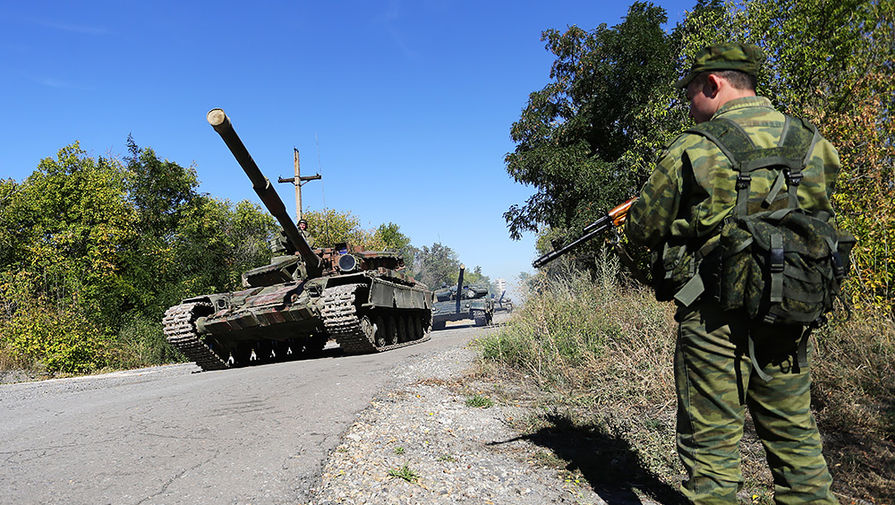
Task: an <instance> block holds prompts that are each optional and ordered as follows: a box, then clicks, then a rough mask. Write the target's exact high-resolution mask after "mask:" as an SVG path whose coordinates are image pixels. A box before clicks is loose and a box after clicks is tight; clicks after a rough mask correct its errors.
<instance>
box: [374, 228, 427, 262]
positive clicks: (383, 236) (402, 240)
mask: <svg viewBox="0 0 895 505" xmlns="http://www.w3.org/2000/svg"><path fill="white" fill-rule="evenodd" d="M371 248H372V249H376V250H384V251H394V252H396V253H398V254H399V255H401V257H402V258H404V265H406V266H407V267H408V268H412V267H413V261H414V256H415V255H416V248H414V247H413V246H412V245H411V244H410V237H408V236H407V235H404V234H403V233H401V231H400V227H399V226H398V225H396V224H395V223H392V222H389V223H388V224H381V225H379V227H378V228H376V231H374V232H373V239H372V244H371Z"/></svg>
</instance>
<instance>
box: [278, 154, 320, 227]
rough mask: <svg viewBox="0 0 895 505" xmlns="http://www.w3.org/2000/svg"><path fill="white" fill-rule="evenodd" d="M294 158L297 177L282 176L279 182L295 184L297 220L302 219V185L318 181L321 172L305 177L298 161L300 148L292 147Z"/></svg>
mask: <svg viewBox="0 0 895 505" xmlns="http://www.w3.org/2000/svg"><path fill="white" fill-rule="evenodd" d="M292 151H293V153H292V154H293V158H294V164H295V177H289V178H285V177H280V178H278V179H277V182H288V183H291V184H292V185H293V186H295V222H296V223H297V222H298V221H300V220H301V187H302V186H304V185H305V184H306V183H307V182H308V181H316V180H317V179H320V178H321V176H320V174H314V175H307V176H305V177H302V176H301V164H300V163H299V162H298V149H296V148H294V147H293V148H292Z"/></svg>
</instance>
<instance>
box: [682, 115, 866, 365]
mask: <svg viewBox="0 0 895 505" xmlns="http://www.w3.org/2000/svg"><path fill="white" fill-rule="evenodd" d="M689 131H690V132H692V133H697V134H699V135H702V136H704V137H706V138H707V139H709V140H711V141H712V142H713V143H714V144H715V145H717V146H718V148H719V149H720V150H721V151H722V152H723V153H724V155H725V156H727V158H728V159H729V160H730V163H731V166H732V168H733V169H734V170H735V171H736V172H737V182H736V191H737V195H736V204H735V206H734V209H733V212H732V213H731V215H729V216H728V217H727V218H725V220H724V222H723V224H722V226H721V231H720V239H719V240H717V241H714V244H716V245H715V246H714V247H712V248H711V249H714V250H710V251H706V250H704V251H702V254H703V255H705V257H704V264H703V268H701V269H700V270H701V272H702V275H701V276H700V277H701V279H700V282H704V283H705V288H706V291H707V293H708V294H709V295H712V296H714V297H715V298H716V300H717V301H718V302H719V303H720V305H721V308H722V309H724V310H743V311H745V313H746V314H748V316H749V317H750V318H751V319H753V320H758V321H762V322H764V323H768V324H787V325H793V324H800V325H804V326H805V327H806V329H805V331H804V332H803V334H802V335H801V337H800V339H799V343H798V346H797V358H798V363H799V365H800V366H805V363H806V361H807V358H806V354H807V351H806V349H807V341H808V336H809V334H810V332H811V330H812V329H813V328H816V327H818V326H820V325H821V324H823V323H824V322H825V320H826V318H825V314H827V313H828V312H830V311H831V310H832V309H833V302H834V300H835V298H837V297H838V296H839V294H840V287H841V283H842V280H843V279H844V278H845V275H846V274H847V273H848V270H849V254H850V252H851V249H852V247H853V246H854V244H855V238H854V236H852V235H851V234H849V233H847V232H844V231H841V230H839V229H837V227H836V226H835V222H834V220H833V219H832V216H831V215H830V214H829V213H827V212H822V211H821V212H809V211H807V210H805V209H802V208H800V206H799V198H798V195H797V193H798V188H799V184H801V183H802V177H803V174H802V172H803V170H804V169H805V168H806V166H807V163H808V162H809V160H810V157H811V153H812V151H813V150H814V146H815V144H816V143H817V141H818V140H819V139H820V135H819V134H818V132H817V130H816V129H815V128H814V127H813V126H812V125H810V124H809V123H807V122H805V121H802V120H801V119H797V118H791V117H789V116H787V118H786V123H785V125H784V128H783V133H782V135H781V139H780V141H779V142H778V144H777V146H775V147H771V148H757V147H756V146H755V144H754V143H753V142H752V140H751V139H750V138H749V136H748V135H747V134H746V132H745V131H743V129H742V128H741V127H740V126H739V125H738V124H737V123H735V122H733V121H730V120H727V119H723V118H721V119H718V120H714V121H707V122H704V123H701V124H699V125H697V126H696V127H695V128H693V129H691V130H689ZM759 171H766V172H762V173H760V172H759ZM759 174H760V176H761V177H764V178H766V179H765V180H772V181H773V182H772V183H771V184H770V189H769V191H768V192H767V194H756V193H755V191H754V188H753V184H752V179H753V176H758V175H759ZM784 185H785V186H786V189H785V190H784ZM765 186H767V184H765ZM820 189H821V190H822V191H825V190H826V188H820ZM749 355H750V358H751V359H752V362H753V364H754V366H755V369H756V371H757V373H758V375H759V376H761V377H762V378H763V379H765V380H769V379H770V376H768V375H767V374H766V373H765V372H764V371H763V370H762V369H761V367H760V366H758V363H757V362H756V360H755V349H754V341H753V339H752V338H751V337H750V338H749Z"/></svg>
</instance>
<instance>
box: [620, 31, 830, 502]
mask: <svg viewBox="0 0 895 505" xmlns="http://www.w3.org/2000/svg"><path fill="white" fill-rule="evenodd" d="M760 60H761V52H760V50H759V49H758V48H757V47H755V46H752V45H744V44H725V45H718V46H712V47H708V48H706V49H703V50H702V51H701V52H699V53H698V54H697V55H696V57H695V58H694V61H693V64H692V67H691V70H690V71H689V73H687V74H686V76H685V77H684V78H683V79H681V80H680V81H678V83H677V85H678V87H679V88H683V89H685V91H686V97H687V100H688V101H689V103H690V116H691V117H692V118H693V119H694V120H695V122H696V123H697V124H700V127H707V126H709V124H708V123H715V124H718V123H719V122H720V123H723V124H724V125H725V126H723V127H722V128H729V129H733V128H740V129H741V131H742V132H744V133H745V135H746V136H747V137H748V139H749V140H750V141H751V143H752V144H753V146H754V148H755V149H756V150H757V149H760V148H767V147H774V146H782V145H783V138H784V136H785V135H787V131H789V130H791V129H792V128H803V129H805V130H809V129H810V127H808V126H807V125H805V124H803V123H802V122H801V121H800V120H798V119H796V118H790V117H787V116H785V115H784V114H782V113H780V112H778V111H777V110H775V109H774V108H773V107H772V106H771V102H770V101H769V100H768V99H767V98H764V97H760V96H756V94H755V82H756V74H757V73H758V69H759V65H760ZM726 120H730V121H731V122H732V123H731V122H728V121H726ZM701 123H706V125H701ZM734 123H735V124H734ZM716 131H717V130H716ZM812 131H813V130H812ZM800 133H801V132H800ZM809 138H814V140H815V141H816V142H815V143H812V144H811V146H810V147H808V148H807V151H808V152H807V153H806V154H805V158H804V159H805V160H806V163H805V168H803V169H802V176H803V179H801V180H796V181H793V180H790V177H789V174H787V177H786V183H787V184H786V187H787V189H786V191H785V192H782V193H781V198H780V199H779V200H781V201H782V200H784V199H786V198H783V197H782V195H786V194H787V193H789V192H790V190H792V193H793V195H797V201H798V204H799V205H800V206H801V207H802V208H803V209H806V210H808V211H826V212H829V213H830V215H832V208H831V206H830V201H829V197H830V194H831V193H832V188H833V185H834V183H835V179H836V175H837V174H838V171H839V157H838V154H837V153H836V150H835V149H834V148H833V146H832V145H831V144H830V143H829V142H828V141H826V140H825V139H823V138H822V137H819V136H817V137H809ZM763 172H769V171H768V170H764V171H763ZM740 177H741V176H740ZM751 177H752V180H751V188H749V189H748V190H747V192H746V193H747V194H750V195H752V193H754V194H755V195H760V196H761V197H764V196H765V195H767V194H769V193H771V192H773V193H774V195H775V196H776V195H777V192H778V191H780V190H781V188H780V186H779V184H782V180H781V182H780V183H779V184H775V183H774V180H773V179H767V178H764V177H769V176H764V175H762V174H758V173H753V174H752V176H751ZM746 178H748V176H747V177H746ZM778 178H779V176H778ZM741 182H742V181H741V180H739V181H738V173H737V172H736V171H735V170H734V169H733V168H732V164H731V161H730V159H729V158H728V156H726V155H725V153H724V152H723V151H722V149H721V148H719V146H718V145H717V144H716V143H715V142H713V141H712V140H710V139H709V138H708V137H707V136H706V135H705V134H700V130H699V128H696V129H691V130H688V131H687V132H685V133H683V134H682V135H680V136H679V137H677V138H676V139H675V140H674V141H673V142H672V143H671V144H670V145H669V146H668V147H667V148H666V150H665V151H664V152H662V153H661V156H660V158H659V160H658V162H657V166H656V168H655V170H654V172H653V173H652V175H651V176H650V178H649V180H648V181H647V182H646V184H645V185H644V187H643V189H642V191H641V194H640V198H639V199H638V200H637V201H636V202H635V203H634V205H633V206H632V207H631V209H630V212H629V214H628V217H627V221H628V222H627V225H626V234H627V236H628V238H629V239H630V241H631V242H632V243H634V244H638V245H644V246H647V247H649V248H650V249H651V250H652V251H653V254H654V258H656V259H657V263H656V265H657V266H658V267H659V270H658V271H657V270H656V269H655V268H654V272H657V273H656V274H654V275H655V277H656V278H658V279H660V280H661V281H662V283H661V284H660V285H658V286H657V290H656V294H657V297H659V298H660V299H666V300H668V299H671V298H674V299H675V300H676V303H677V313H676V315H675V320H676V321H677V322H678V335H677V344H676V349H675V359H674V369H675V383H676V391H677V403H678V407H677V448H678V455H679V457H680V459H681V461H682V463H683V465H684V467H685V468H686V471H687V478H686V480H684V482H683V483H682V485H681V488H682V492H683V493H684V495H685V496H686V497H687V498H688V499H689V500H690V501H692V502H693V503H698V504H709V503H712V504H714V503H731V504H732V503H736V502H737V497H736V493H737V492H738V491H739V489H740V488H741V487H742V484H743V477H742V473H741V471H740V456H739V451H738V444H739V440H740V438H741V436H742V433H743V423H744V416H745V409H746V408H748V409H749V412H750V413H751V415H752V418H753V420H754V422H755V429H756V432H757V433H758V436H759V437H760V438H761V441H762V444H763V446H764V449H765V453H766V455H767V460H768V463H769V465H770V467H771V472H772V474H773V477H774V488H775V500H776V502H777V503H778V504H784V503H785V504H801V503H815V504H817V503H824V504H831V503H833V504H835V503H838V502H837V500H836V498H835V497H834V496H833V494H832V493H831V491H830V484H831V481H832V479H831V477H830V474H829V471H828V469H827V464H826V462H825V460H824V458H823V455H822V454H821V440H820V435H819V433H818V430H817V426H816V424H815V421H814V417H813V415H812V414H811V410H810V392H809V389H810V380H811V379H810V376H809V370H808V366H804V367H800V366H798V363H797V361H796V354H797V341H798V340H799V338H800V336H801V335H802V329H803V327H802V325H798V324H794V325H779V324H778V325H770V324H767V323H764V322H759V321H755V320H751V319H749V318H748V317H747V316H746V314H745V313H741V312H734V311H727V312H725V311H723V310H722V309H721V307H720V303H719V302H718V301H717V299H716V297H714V296H711V292H710V290H711V286H712V284H711V283H710V282H708V281H706V282H705V283H703V279H702V276H703V274H704V273H705V271H706V269H707V268H708V265H709V264H710V262H709V261H708V258H709V256H708V254H709V253H708V251H710V250H711V249H710V248H709V247H707V246H708V245H710V244H712V243H713V242H714V243H716V242H717V240H714V239H716V238H717V237H718V235H719V233H720V230H721V226H722V224H723V222H724V220H725V218H726V217H728V216H730V215H731V214H732V212H733V210H734V207H735V206H736V203H737V200H738V198H737V193H738V190H740V189H741V186H740V185H739V184H740V183H741ZM772 186H776V189H773V188H772ZM747 187H748V186H747ZM750 192H751V193H750ZM752 196H754V195H752ZM792 198H793V200H792V201H795V198H796V196H793V197H792ZM767 199H768V198H766V200H767ZM769 200H773V201H774V202H776V200H775V199H773V198H770V199H769ZM749 201H750V203H749V205H750V206H752V205H754V198H750V199H749ZM717 289H718V290H719V291H720V290H723V289H724V286H723V285H719V287H718V288H717ZM706 290H708V291H709V292H707V291H706ZM750 339H752V340H751V341H752V342H754V347H755V354H754V356H756V357H755V359H750V356H749V351H748V350H747V348H748V347H749V341H750ZM762 368H763V370H762ZM765 374H766V375H765ZM763 376H764V377H767V376H770V380H765V379H763V378H762V377H763Z"/></svg>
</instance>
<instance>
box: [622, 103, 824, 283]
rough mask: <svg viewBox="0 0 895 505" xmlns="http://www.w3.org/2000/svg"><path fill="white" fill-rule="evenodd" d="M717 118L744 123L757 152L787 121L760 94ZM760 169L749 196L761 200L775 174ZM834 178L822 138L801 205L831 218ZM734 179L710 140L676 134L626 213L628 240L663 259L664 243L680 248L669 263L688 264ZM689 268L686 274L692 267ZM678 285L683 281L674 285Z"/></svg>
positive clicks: (732, 192)
mask: <svg viewBox="0 0 895 505" xmlns="http://www.w3.org/2000/svg"><path fill="white" fill-rule="evenodd" d="M718 118H728V119H730V120H733V121H734V122H736V123H737V124H739V125H740V126H742V127H743V129H744V130H745V132H746V133H747V134H748V135H749V136H750V138H751V139H752V141H753V142H754V143H755V145H756V146H757V147H772V146H775V145H777V143H778V142H779V141H780V137H781V134H782V133H783V128H784V122H785V116H784V115H783V114H782V113H780V112H778V111H777V110H775V109H774V108H773V107H772V106H771V102H770V100H768V99H767V98H764V97H758V96H754V97H744V98H738V99H735V100H731V101H729V102H727V103H726V104H724V105H723V106H722V107H721V108H720V109H718V111H717V112H716V113H715V115H714V116H713V117H712V120H715V119H718ZM796 123H797V122H796ZM759 172H765V173H764V174H761V173H758V172H756V173H753V179H752V183H751V184H752V185H751V189H750V199H751V196H752V195H760V196H761V197H764V196H765V195H767V193H768V191H769V190H770V188H771V185H772V183H773V180H774V177H773V176H774V175H775V174H771V173H770V172H769V171H759ZM838 173H839V155H838V154H837V152H836V149H835V148H834V147H833V146H832V144H830V143H829V142H828V141H827V140H825V139H823V138H821V139H820V141H819V142H817V144H815V146H814V148H813V153H812V154H811V156H810V158H809V162H808V163H807V165H806V167H805V169H804V170H803V172H802V174H803V176H804V178H803V180H802V183H801V184H800V185H799V188H798V197H799V205H800V207H802V208H804V209H807V210H813V211H820V210H826V211H829V212H831V213H832V209H831V206H830V195H831V194H832V192H833V187H834V184H835V181H836V176H837V175H838ZM736 179H737V172H736V171H735V170H734V169H733V168H732V167H731V164H730V161H729V160H728V158H727V157H726V156H725V155H724V153H722V152H721V150H720V149H719V148H718V147H717V146H716V145H715V144H714V143H713V142H712V141H710V140H708V139H707V138H705V137H704V136H702V135H699V134H696V133H689V132H688V133H684V134H682V135H680V136H678V137H677V138H676V139H675V140H674V141H672V142H671V144H670V145H669V146H668V147H667V148H666V149H665V150H664V151H663V152H662V154H661V155H660V157H659V161H658V162H657V166H656V169H655V170H654V171H653V173H652V175H650V178H649V179H648V180H647V182H646V184H645V185H644V186H643V189H642V190H641V192H640V198H639V199H638V200H637V201H636V202H635V203H634V205H633V206H632V207H631V209H630V211H629V212H628V217H627V222H626V225H625V233H626V235H627V237H628V239H629V240H630V241H631V242H632V243H634V244H638V245H644V246H647V247H649V248H650V249H651V250H652V251H653V252H654V254H659V255H662V256H667V254H668V253H667V249H668V247H669V244H670V245H672V246H679V247H681V248H682V249H681V250H682V251H683V253H681V252H680V251H676V252H675V259H673V260H672V263H673V262H678V263H681V262H688V261H689V260H690V259H691V257H692V255H693V253H694V250H696V249H698V248H699V247H701V246H702V244H704V243H705V242H706V241H707V240H709V239H710V238H711V237H712V236H715V235H717V234H718V233H719V232H720V224H721V223H722V221H723V220H724V218H725V217H727V216H728V215H730V214H731V212H732V211H733V208H734V205H735V203H736V196H737V191H736ZM663 249H665V251H664V252H663ZM663 259H664V260H665V265H664V268H665V270H666V271H669V270H671V269H673V268H675V265H673V264H669V260H668V258H667V257H665V258H663ZM689 270H690V275H692V273H693V272H692V268H690V269H689ZM684 276H685V277H686V274H685V275H684ZM678 277H679V276H678ZM680 280H686V279H677V280H676V281H677V282H679V281H680Z"/></svg>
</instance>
